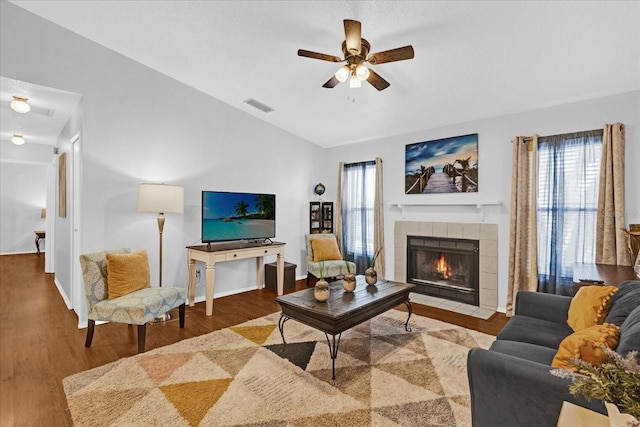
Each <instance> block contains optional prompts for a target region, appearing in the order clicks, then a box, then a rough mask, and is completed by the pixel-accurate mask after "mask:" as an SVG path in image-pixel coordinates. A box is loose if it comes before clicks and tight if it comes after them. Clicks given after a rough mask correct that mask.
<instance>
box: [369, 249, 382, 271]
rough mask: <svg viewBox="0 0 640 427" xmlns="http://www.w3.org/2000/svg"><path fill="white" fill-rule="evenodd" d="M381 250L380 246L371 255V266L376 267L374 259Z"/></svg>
mask: <svg viewBox="0 0 640 427" xmlns="http://www.w3.org/2000/svg"><path fill="white" fill-rule="evenodd" d="M381 251H382V248H378V250H377V251H376V253H375V254H374V255H373V258H372V259H371V268H375V267H376V259H378V255H380V252H381Z"/></svg>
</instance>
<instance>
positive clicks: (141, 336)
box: [138, 324, 147, 353]
mask: <svg viewBox="0 0 640 427" xmlns="http://www.w3.org/2000/svg"><path fill="white" fill-rule="evenodd" d="M146 335H147V325H146V324H144V325H138V353H144V340H145V338H146Z"/></svg>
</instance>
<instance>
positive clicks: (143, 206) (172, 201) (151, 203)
mask: <svg viewBox="0 0 640 427" xmlns="http://www.w3.org/2000/svg"><path fill="white" fill-rule="evenodd" d="M183 211H184V187H180V186H178V185H167V184H139V185H138V212H158V213H166V212H177V213H182V212H183Z"/></svg>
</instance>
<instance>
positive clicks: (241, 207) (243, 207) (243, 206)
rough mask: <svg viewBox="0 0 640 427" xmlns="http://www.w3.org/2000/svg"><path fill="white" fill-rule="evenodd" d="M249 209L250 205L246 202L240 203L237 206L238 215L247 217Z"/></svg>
mask: <svg viewBox="0 0 640 427" xmlns="http://www.w3.org/2000/svg"><path fill="white" fill-rule="evenodd" d="M248 207H249V205H248V204H247V203H246V202H245V201H244V200H241V201H239V202H238V204H237V205H236V213H237V214H238V216H239V217H246V216H247V208H248Z"/></svg>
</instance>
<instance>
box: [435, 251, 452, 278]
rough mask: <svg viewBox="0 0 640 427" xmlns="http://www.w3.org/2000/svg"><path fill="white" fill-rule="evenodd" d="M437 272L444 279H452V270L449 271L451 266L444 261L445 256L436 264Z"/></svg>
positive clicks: (441, 256) (441, 255) (442, 255)
mask: <svg viewBox="0 0 640 427" xmlns="http://www.w3.org/2000/svg"><path fill="white" fill-rule="evenodd" d="M436 271H437V272H438V273H441V274H442V278H443V279H445V280H446V279H448V278H449V277H451V269H449V264H447V261H445V259H444V254H443V253H442V254H440V259H439V260H438V261H437V262H436Z"/></svg>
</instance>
